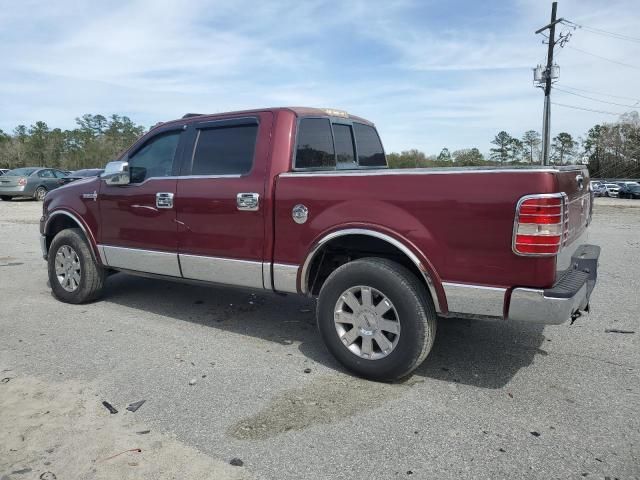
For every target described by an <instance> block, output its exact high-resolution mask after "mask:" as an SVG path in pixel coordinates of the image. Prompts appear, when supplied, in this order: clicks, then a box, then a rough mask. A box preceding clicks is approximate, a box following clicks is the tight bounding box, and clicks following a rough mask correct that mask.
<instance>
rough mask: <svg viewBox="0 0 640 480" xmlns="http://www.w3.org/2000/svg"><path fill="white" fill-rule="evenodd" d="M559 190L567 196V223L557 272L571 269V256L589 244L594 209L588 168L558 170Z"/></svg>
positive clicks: (578, 167)
mask: <svg viewBox="0 0 640 480" xmlns="http://www.w3.org/2000/svg"><path fill="white" fill-rule="evenodd" d="M556 175H557V181H558V190H559V191H560V192H564V193H565V194H566V195H567V198H566V207H567V208H566V210H565V222H567V228H566V230H565V231H566V232H567V233H566V238H565V239H564V247H563V248H562V251H561V252H560V254H559V255H558V262H557V270H558V271H563V270H566V269H567V268H568V267H569V264H570V262H571V255H572V254H573V253H574V252H575V251H576V249H577V248H578V247H579V246H580V245H582V244H585V243H587V227H588V225H589V222H590V221H591V212H592V208H593V204H592V201H593V199H592V196H591V189H590V188H589V171H588V170H587V168H586V167H581V166H576V167H568V168H561V169H560V170H558V173H557V174H556Z"/></svg>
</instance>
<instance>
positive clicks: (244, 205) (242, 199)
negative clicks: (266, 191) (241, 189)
mask: <svg viewBox="0 0 640 480" xmlns="http://www.w3.org/2000/svg"><path fill="white" fill-rule="evenodd" d="M236 205H237V207H238V210H243V211H246V212H256V211H258V209H259V208H260V195H259V194H258V193H239V194H238V195H236Z"/></svg>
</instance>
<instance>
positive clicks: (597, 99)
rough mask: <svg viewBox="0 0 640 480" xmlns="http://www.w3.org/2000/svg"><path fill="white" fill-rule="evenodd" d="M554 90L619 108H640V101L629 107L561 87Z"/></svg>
mask: <svg viewBox="0 0 640 480" xmlns="http://www.w3.org/2000/svg"><path fill="white" fill-rule="evenodd" d="M554 88H555V89H556V90H558V91H559V92H564V93H568V94H569V95H575V96H576V97H582V98H586V99H588V100H593V101H595V102H602V103H608V104H609V105H616V106H618V107H628V108H638V107H639V106H640V105H638V103H640V100H639V101H638V102H636V104H635V105H627V104H624V103H616V102H609V101H607V100H600V99H599V98H593V97H589V96H587V95H582V94H580V93H575V92H570V91H569V90H564V89H562V88H559V87H554Z"/></svg>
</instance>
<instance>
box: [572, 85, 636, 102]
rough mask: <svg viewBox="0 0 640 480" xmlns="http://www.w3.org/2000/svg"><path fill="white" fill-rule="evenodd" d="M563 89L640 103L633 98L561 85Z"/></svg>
mask: <svg viewBox="0 0 640 480" xmlns="http://www.w3.org/2000/svg"><path fill="white" fill-rule="evenodd" d="M563 87H564V88H568V89H569V90H575V91H577V92H585V93H592V94H594V95H600V96H602V97H611V98H622V99H623V100H633V101H634V102H640V99H639V98H634V97H624V96H622V95H611V94H610V93H602V92H594V91H593V90H585V89H584V88H576V87H570V86H567V85H563Z"/></svg>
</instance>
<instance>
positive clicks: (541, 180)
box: [274, 170, 558, 289]
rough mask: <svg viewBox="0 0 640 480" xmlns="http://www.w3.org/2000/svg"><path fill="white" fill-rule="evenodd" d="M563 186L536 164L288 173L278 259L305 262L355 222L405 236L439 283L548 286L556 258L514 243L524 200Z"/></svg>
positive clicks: (279, 207)
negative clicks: (297, 214) (302, 212)
mask: <svg viewBox="0 0 640 480" xmlns="http://www.w3.org/2000/svg"><path fill="white" fill-rule="evenodd" d="M557 188H558V187H557V181H556V179H555V174H554V173H553V172H541V171H533V170H522V171H507V170H502V171H501V170H487V171H482V170H479V171H454V172H442V171H429V170H414V171H389V170H387V171H372V172H357V173H355V172H354V173H339V172H333V173H331V174H324V173H321V172H314V173H303V172H292V173H286V174H282V175H280V176H279V177H278V179H277V188H276V205H275V231H276V240H275V249H274V262H276V263H287V264H302V263H303V262H304V260H305V257H306V255H307V253H308V252H309V251H310V250H311V249H312V247H313V246H314V244H315V243H316V242H317V241H319V240H320V239H321V238H322V237H324V236H325V235H326V234H328V233H330V232H332V231H335V230H339V229H343V228H349V227H354V226H355V227H361V228H363V227H364V228H370V229H372V230H376V231H379V232H382V233H387V234H389V235H391V236H393V237H395V238H397V239H398V240H401V241H403V243H405V245H407V246H409V247H410V248H411V249H412V250H413V251H414V253H416V254H417V255H418V257H419V258H420V259H421V262H422V263H423V265H424V267H425V269H427V271H429V273H430V274H431V276H432V278H433V279H434V281H435V282H436V283H437V284H439V283H440V282H442V281H446V282H457V283H469V284H477V285H486V286H496V287H507V288H508V287H514V286H528V287H541V288H544V287H548V286H551V285H552V284H553V282H554V280H555V258H531V257H521V256H518V255H516V254H514V253H513V252H512V249H511V242H512V235H513V222H514V214H515V208H516V204H517V201H518V200H519V199H520V198H521V197H522V196H523V195H527V194H533V193H553V192H557V191H558V190H557ZM298 203H302V204H304V205H305V206H307V208H308V209H309V220H308V221H307V223H305V224H303V225H298V224H296V223H295V222H293V220H292V217H291V211H292V208H293V207H294V206H295V205H296V204H298ZM437 287H438V289H440V287H439V285H437Z"/></svg>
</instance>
